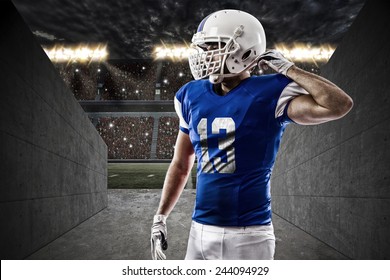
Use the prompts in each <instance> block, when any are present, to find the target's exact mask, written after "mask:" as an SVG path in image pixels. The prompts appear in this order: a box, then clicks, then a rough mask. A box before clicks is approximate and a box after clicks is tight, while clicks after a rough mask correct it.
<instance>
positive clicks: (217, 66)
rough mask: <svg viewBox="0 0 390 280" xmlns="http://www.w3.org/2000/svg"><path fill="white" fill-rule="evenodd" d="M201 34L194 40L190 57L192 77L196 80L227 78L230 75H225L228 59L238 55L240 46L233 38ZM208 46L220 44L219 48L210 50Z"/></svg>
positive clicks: (196, 35) (195, 36) (197, 34)
mask: <svg viewBox="0 0 390 280" xmlns="http://www.w3.org/2000/svg"><path fill="white" fill-rule="evenodd" d="M201 33H202V32H199V33H196V34H195V35H194V38H193V39H192V41H193V43H192V44H191V47H192V48H193V49H194V52H192V53H191V54H190V56H189V64H190V68H191V72H192V75H193V76H194V78H195V79H196V80H199V79H203V78H206V77H208V76H215V75H225V76H226V74H228V73H225V71H226V67H225V62H226V59H227V58H228V57H229V55H232V54H234V53H236V52H237V51H238V50H239V49H240V45H239V44H238V43H237V42H236V41H235V39H234V38H233V37H231V38H221V37H215V36H213V37H204V36H202V34H201ZM208 44H218V47H217V48H216V49H210V50H208V49H207V46H208ZM229 76H230V75H229ZM210 80H211V79H210Z"/></svg>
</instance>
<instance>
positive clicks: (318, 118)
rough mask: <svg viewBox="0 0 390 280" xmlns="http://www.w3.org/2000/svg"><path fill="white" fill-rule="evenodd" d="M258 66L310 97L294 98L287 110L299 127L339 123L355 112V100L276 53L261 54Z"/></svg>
mask: <svg viewBox="0 0 390 280" xmlns="http://www.w3.org/2000/svg"><path fill="white" fill-rule="evenodd" d="M259 66H260V67H262V68H264V66H269V67H270V68H272V69H274V70H275V71H277V72H279V73H281V74H283V75H285V76H287V77H288V78H290V79H292V80H293V81H294V82H295V83H296V84H298V85H299V86H300V87H301V88H303V89H304V90H306V91H307V92H308V93H309V94H305V95H300V96H298V97H295V98H294V99H292V101H291V102H290V104H289V106H288V109H287V115H288V116H289V117H290V118H291V119H292V120H293V121H294V122H296V123H299V124H305V125H310V124H319V123H324V122H328V121H331V120H335V119H339V118H341V117H343V116H345V115H346V114H347V113H348V112H349V111H350V110H351V109H352V106H353V101H352V98H351V97H350V96H348V95H347V94H346V93H345V92H344V91H343V90H342V89H340V88H339V87H338V86H336V85H335V84H333V83H331V82H330V81H328V80H327V79H325V78H323V77H320V76H318V75H316V74H313V73H310V72H307V71H305V70H302V69H300V68H298V67H296V66H295V65H294V63H292V62H291V61H289V60H287V59H286V58H285V57H284V56H283V55H282V54H281V53H280V52H278V51H276V50H271V51H268V52H265V53H264V54H262V55H261V56H260V61H259Z"/></svg>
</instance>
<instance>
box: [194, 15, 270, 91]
mask: <svg viewBox="0 0 390 280" xmlns="http://www.w3.org/2000/svg"><path fill="white" fill-rule="evenodd" d="M211 43H214V44H218V47H217V48H216V49H208V48H207V46H208V44H211ZM191 47H192V48H194V49H195V50H194V51H193V52H192V53H191V54H190V55H189V59H188V60H189V64H190V68H191V72H192V75H193V76H194V78H195V80H199V79H203V78H206V77H209V79H210V82H211V83H214V84H215V83H220V82H222V80H223V78H224V77H232V76H237V75H239V74H240V73H242V72H243V71H245V70H248V69H249V68H251V67H253V66H254V65H256V63H257V62H258V58H259V56H260V55H261V54H262V53H263V52H264V51H265V47H266V40H265V32H264V29H263V26H262V25H261V23H260V22H259V20H258V19H256V18H255V17H254V16H252V15H250V14H248V13H246V12H243V11H238V10H221V11H217V12H215V13H212V14H211V15H209V16H208V17H206V18H205V19H203V20H202V22H201V23H200V24H199V27H198V30H197V33H195V34H194V36H193V37H192V44H191Z"/></svg>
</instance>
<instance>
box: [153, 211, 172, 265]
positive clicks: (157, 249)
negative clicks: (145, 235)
mask: <svg viewBox="0 0 390 280" xmlns="http://www.w3.org/2000/svg"><path fill="white" fill-rule="evenodd" d="M166 221H167V216H165V215H155V216H154V218H153V225H152V234H151V238H150V243H151V251H152V259H153V260H165V259H166V257H165V254H164V253H163V252H162V251H163V250H164V251H165V250H166V249H167V248H168V242H167V224H166Z"/></svg>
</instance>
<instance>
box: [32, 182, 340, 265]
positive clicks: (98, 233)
mask: <svg viewBox="0 0 390 280" xmlns="http://www.w3.org/2000/svg"><path fill="white" fill-rule="evenodd" d="M160 194H161V190H109V191H108V207H107V208H106V209H104V210H103V211H101V212H99V213H98V214H96V215H94V216H93V217H91V218H89V219H88V220H86V221H85V222H83V223H81V224H80V225H79V226H77V227H75V228H73V229H72V230H70V231H68V232H67V233H65V234H64V235H62V236H61V237H59V238H57V239H56V240H54V241H53V242H51V243H50V244H48V245H46V246H45V247H43V248H41V249H40V250H38V251H37V252H35V253H34V254H32V255H31V256H29V257H28V259H44V260H48V259H70V260H82V259H115V260H143V259H150V243H149V242H150V241H149V237H150V226H151V222H152V219H153V215H154V213H155V211H156V209H157V206H158V203H159V199H160ZM194 198H195V190H191V189H188V190H187V189H186V190H184V192H183V194H182V196H181V198H180V200H179V202H178V204H177V205H176V207H175V209H174V211H173V212H172V214H171V215H170V217H169V219H168V224H167V227H168V238H169V249H168V251H167V258H168V259H183V258H184V255H185V251H186V246H187V238H188V233H189V228H190V224H191V212H192V209H193V205H194ZM273 224H274V228H275V236H276V253H275V259H279V260H286V259H287V260H302V259H304V260H308V259H346V257H345V256H344V255H342V254H340V253H339V252H337V251H336V250H334V249H333V248H331V247H329V246H328V245H326V244H325V243H323V242H321V241H319V240H317V239H316V238H314V237H312V236H311V235H309V234H307V233H306V232H304V231H302V230H300V229H299V228H297V227H296V226H294V225H292V224H291V223H289V222H287V221H286V220H284V219H283V218H281V217H280V216H278V215H276V214H273Z"/></svg>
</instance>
